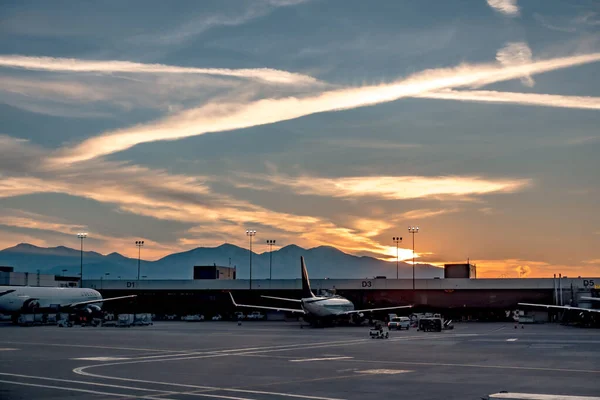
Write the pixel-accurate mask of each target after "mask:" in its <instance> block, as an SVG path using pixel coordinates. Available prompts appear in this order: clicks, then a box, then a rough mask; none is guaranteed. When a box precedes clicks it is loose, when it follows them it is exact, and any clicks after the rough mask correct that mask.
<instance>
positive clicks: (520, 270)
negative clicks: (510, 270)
mask: <svg viewBox="0 0 600 400" xmlns="http://www.w3.org/2000/svg"><path fill="white" fill-rule="evenodd" d="M515 271H517V274H519V278H526V277H527V276H529V275H531V268H529V266H527V265H519V266H518V267H517V268H516V269H515Z"/></svg>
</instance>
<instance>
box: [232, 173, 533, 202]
mask: <svg viewBox="0 0 600 400" xmlns="http://www.w3.org/2000/svg"><path fill="white" fill-rule="evenodd" d="M251 179H254V180H256V181H258V187H260V188H261V189H263V190H269V189H270V190H278V188H280V187H287V188H290V189H292V190H293V191H294V192H295V193H298V194H303V195H317V196H327V197H334V198H335V197H339V198H357V197H377V198H381V199H386V200H407V199H418V198H448V197H453V198H456V199H461V198H468V197H469V196H471V195H485V194H491V193H512V192H516V191H519V190H522V189H523V188H525V187H527V186H528V185H530V184H531V180H529V179H486V178H482V177H464V176H434V177H426V176H360V177H342V178H321V177H317V176H306V175H304V176H298V177H288V176H284V175H243V182H242V181H234V182H235V184H236V185H237V186H238V187H246V188H250V187H256V185H255V184H254V182H252V181H251ZM261 182H262V184H261Z"/></svg>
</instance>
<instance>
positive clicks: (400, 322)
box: [387, 317, 410, 330]
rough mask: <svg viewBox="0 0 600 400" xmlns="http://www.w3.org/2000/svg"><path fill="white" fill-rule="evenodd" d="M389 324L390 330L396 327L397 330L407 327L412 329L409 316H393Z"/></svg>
mask: <svg viewBox="0 0 600 400" xmlns="http://www.w3.org/2000/svg"><path fill="white" fill-rule="evenodd" d="M387 326H388V329H389V330H392V329H396V330H401V329H406V330H409V329H410V318H408V317H395V318H392V319H391V320H390V322H388V324H387Z"/></svg>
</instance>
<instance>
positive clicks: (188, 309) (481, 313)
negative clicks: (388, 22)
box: [84, 264, 600, 319]
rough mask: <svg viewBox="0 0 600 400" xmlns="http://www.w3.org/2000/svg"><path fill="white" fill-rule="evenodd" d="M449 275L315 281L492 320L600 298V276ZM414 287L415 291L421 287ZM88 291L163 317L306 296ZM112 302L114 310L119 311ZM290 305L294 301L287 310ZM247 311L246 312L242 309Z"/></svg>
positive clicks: (246, 291)
mask: <svg viewBox="0 0 600 400" xmlns="http://www.w3.org/2000/svg"><path fill="white" fill-rule="evenodd" d="M445 276H446V278H441V279H438V278H435V279H416V280H414V281H413V280H412V279H387V278H383V277H379V278H373V279H311V286H312V289H313V291H314V292H315V294H317V293H319V292H320V293H322V292H325V293H336V294H339V295H342V296H344V297H346V298H348V299H349V300H351V301H352V302H353V303H354V306H355V308H356V309H362V308H368V307H386V306H394V305H409V304H412V305H414V308H413V309H409V310H407V311H406V312H408V313H410V312H420V311H429V310H439V311H442V312H444V313H445V314H446V315H453V316H455V317H456V318H465V317H469V316H472V317H473V318H479V319H481V318H484V317H485V318H490V319H493V318H494V317H495V316H496V317H498V316H502V315H506V312H508V311H513V310H516V309H517V308H518V306H517V303H519V302H522V303H542V304H556V305H572V306H578V307H583V308H594V307H596V306H597V304H591V303H590V302H589V301H587V302H586V301H584V300H581V297H585V296H593V297H594V296H600V278H581V277H577V278H568V277H560V278H558V277H557V278H521V279H475V278H474V276H473V269H472V268H468V267H465V265H459V264H453V265H449V268H448V273H447V274H446V275H445ZM413 285H414V288H413ZM84 286H86V287H91V288H94V289H97V290H99V291H100V292H101V293H102V294H103V296H106V297H111V296H120V295H126V294H137V295H138V297H137V303H138V306H139V308H140V312H141V311H142V310H152V312H155V313H157V314H178V315H184V314H193V313H202V314H205V315H208V316H210V315H211V314H216V313H220V314H223V313H233V312H234V311H236V310H235V308H234V306H233V304H232V302H231V299H230V297H229V295H228V292H231V293H232V294H233V295H234V296H235V298H236V300H237V301H238V302H239V303H246V304H257V305H266V306H275V307H277V306H282V307H285V306H286V304H277V301H276V300H275V301H274V300H269V299H264V298H262V297H261V296H262V295H268V296H276V297H288V298H300V292H301V289H302V281H301V279H299V278H298V279H282V280H280V279H273V280H268V279H257V280H252V283H251V282H250V281H249V280H247V279H192V280H145V279H143V280H104V281H99V280H98V281H86V282H84ZM119 306H120V305H119V304H116V303H114V304H111V305H109V304H107V307H119ZM287 306H289V304H288V305H287ZM238 311H239V310H238Z"/></svg>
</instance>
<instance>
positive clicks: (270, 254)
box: [267, 240, 275, 280]
mask: <svg viewBox="0 0 600 400" xmlns="http://www.w3.org/2000/svg"><path fill="white" fill-rule="evenodd" d="M267 244H268V245H269V280H271V277H272V275H271V272H272V266H273V245H274V244H275V240H267Z"/></svg>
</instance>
